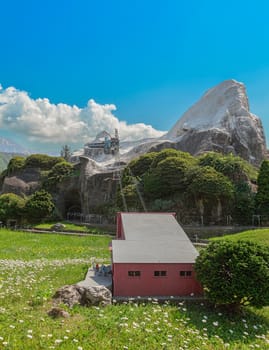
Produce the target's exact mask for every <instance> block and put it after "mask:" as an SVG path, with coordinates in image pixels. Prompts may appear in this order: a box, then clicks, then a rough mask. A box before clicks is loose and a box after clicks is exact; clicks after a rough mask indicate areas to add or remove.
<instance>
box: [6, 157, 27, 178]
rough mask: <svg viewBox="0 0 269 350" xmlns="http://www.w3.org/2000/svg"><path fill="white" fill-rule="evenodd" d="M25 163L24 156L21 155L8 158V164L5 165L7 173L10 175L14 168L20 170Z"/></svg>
mask: <svg viewBox="0 0 269 350" xmlns="http://www.w3.org/2000/svg"><path fill="white" fill-rule="evenodd" d="M24 164H25V158H23V157H19V156H18V157H13V158H11V159H10V161H9V163H8V166H7V174H8V175H10V174H12V173H14V172H15V171H16V170H20V169H21V168H23V166H24Z"/></svg>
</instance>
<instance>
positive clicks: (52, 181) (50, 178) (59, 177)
mask: <svg viewBox="0 0 269 350" xmlns="http://www.w3.org/2000/svg"><path fill="white" fill-rule="evenodd" d="M72 171H73V165H72V164H70V163H68V162H66V161H64V162H60V163H57V164H55V165H54V166H53V167H52V169H51V170H50V171H49V172H48V173H47V177H46V179H45V181H44V187H45V188H46V189H51V188H52V187H53V186H55V185H56V184H57V183H60V182H61V181H63V180H64V179H65V178H67V177H69V176H70V175H71V174H72Z"/></svg>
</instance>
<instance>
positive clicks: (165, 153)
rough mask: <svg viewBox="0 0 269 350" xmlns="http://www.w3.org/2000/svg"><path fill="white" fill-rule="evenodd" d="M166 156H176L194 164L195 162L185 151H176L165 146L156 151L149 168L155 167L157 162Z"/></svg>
mask: <svg viewBox="0 0 269 350" xmlns="http://www.w3.org/2000/svg"><path fill="white" fill-rule="evenodd" d="M168 157H178V158H181V159H184V160H186V161H188V162H189V164H192V165H195V164H196V163H197V160H196V158H194V157H193V156H191V155H190V154H189V153H187V152H182V151H178V150H176V149H173V148H166V149H164V150H163V151H161V152H159V153H157V154H156V155H155V156H154V159H153V161H152V163H151V168H156V167H157V166H158V164H159V163H160V162H161V161H163V160H165V159H166V158H168Z"/></svg>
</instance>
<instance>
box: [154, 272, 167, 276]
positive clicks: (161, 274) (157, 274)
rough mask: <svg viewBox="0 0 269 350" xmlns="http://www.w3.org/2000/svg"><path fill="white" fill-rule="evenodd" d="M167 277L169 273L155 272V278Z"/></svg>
mask: <svg viewBox="0 0 269 350" xmlns="http://www.w3.org/2000/svg"><path fill="white" fill-rule="evenodd" d="M166 275H167V271H154V276H155V277H160V276H161V277H164V276H166Z"/></svg>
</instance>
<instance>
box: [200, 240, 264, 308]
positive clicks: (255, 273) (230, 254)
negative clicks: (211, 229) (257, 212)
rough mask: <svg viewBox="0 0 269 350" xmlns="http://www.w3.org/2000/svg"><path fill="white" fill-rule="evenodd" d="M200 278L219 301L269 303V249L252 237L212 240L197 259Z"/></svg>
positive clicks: (228, 303)
mask: <svg viewBox="0 0 269 350" xmlns="http://www.w3.org/2000/svg"><path fill="white" fill-rule="evenodd" d="M195 271H196V274H197V279H198V280H199V281H200V282H201V283H202V285H203V287H204V291H205V294H206V296H207V297H208V299H209V300H210V301H212V302H213V303H214V304H216V305H226V306H228V307H229V308H230V309H231V310H237V309H238V308H240V307H241V306H243V305H248V304H250V305H253V306H256V307H262V306H266V305H269V251H268V248H267V247H265V246H261V245H258V244H255V243H253V242H249V241H237V242H232V241H228V240H227V241H225V240H224V241H218V242H212V243H210V244H209V246H208V247H207V248H206V249H205V250H202V251H201V253H200V256H198V258H197V259H196V263H195Z"/></svg>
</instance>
